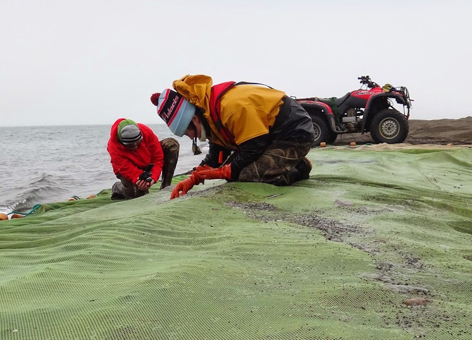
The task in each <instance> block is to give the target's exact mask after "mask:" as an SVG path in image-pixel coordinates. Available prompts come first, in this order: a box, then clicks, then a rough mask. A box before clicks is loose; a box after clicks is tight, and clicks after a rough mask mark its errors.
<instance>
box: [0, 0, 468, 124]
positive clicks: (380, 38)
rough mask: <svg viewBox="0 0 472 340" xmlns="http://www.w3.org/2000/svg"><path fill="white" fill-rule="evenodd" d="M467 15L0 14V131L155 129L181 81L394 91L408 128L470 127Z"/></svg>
mask: <svg viewBox="0 0 472 340" xmlns="http://www.w3.org/2000/svg"><path fill="white" fill-rule="evenodd" d="M470 13H472V1H460V0H447V1H435V0H431V1H422V0H421V1H420V0H418V1H416V0H398V1H378V0H376V1H373V0H372V1H365V0H364V1H336V0H330V1H328V0H323V1H317V0H312V1H308V0H306V1H303V0H291V1H288V0H285V1H279V0H267V1H264V0H240V1H227V0H221V1H216V0H198V1H197V0H166V1H160V0H153V1H151V0H80V1H69V0H15V1H13V0H0V32H1V33H0V36H1V43H0V50H1V53H0V126H22V125H74V124H110V125H111V124H112V123H113V122H114V121H115V120H116V119H117V118H120V117H127V118H131V119H134V120H136V121H139V122H142V123H160V122H162V121H161V120H160V118H159V117H158V116H157V114H156V109H155V106H153V105H152V103H151V102H150V101H149V97H150V95H151V94H152V93H153V92H160V91H162V90H163V89H165V88H170V87H171V86H172V81H173V80H175V79H177V78H180V77H182V76H184V75H185V74H207V75H210V76H212V77H213V81H214V83H219V82H224V81H228V80H236V81H240V80H245V81H254V82H261V83H264V84H268V85H271V86H272V87H275V88H278V89H280V90H283V91H285V92H286V93H287V94H288V95H292V96H297V97H306V96H319V97H333V96H336V97H340V96H342V95H344V94H346V93H347V92H348V91H351V90H354V89H356V88H358V86H359V84H358V80H357V77H358V76H361V75H370V76H371V78H372V79H373V80H374V81H376V82H378V83H380V84H384V83H391V84H392V85H394V86H399V85H404V86H407V87H408V88H409V90H410V94H411V97H412V98H413V99H414V100H415V101H414V104H413V109H412V112H411V118H412V119H439V118H462V117H466V116H470V115H472V106H471V105H470V104H469V98H470V97H471V95H470V91H471V86H470V81H471V79H472V71H471V66H470V63H471V62H472V44H471V43H470V34H471V33H472V24H471V20H470V18H469V16H470Z"/></svg>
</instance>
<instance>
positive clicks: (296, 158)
mask: <svg viewBox="0 0 472 340" xmlns="http://www.w3.org/2000/svg"><path fill="white" fill-rule="evenodd" d="M311 145H312V142H301V143H300V142H290V141H275V142H273V143H272V144H271V145H269V147H268V148H267V149H266V150H265V151H264V153H263V154H262V155H261V157H259V158H258V159H257V160H256V161H255V162H253V163H251V164H249V165H248V166H247V167H245V168H244V169H243V170H242V171H241V173H240V175H239V178H238V181H240V182H263V183H269V184H274V185H277V186H284V185H290V184H292V183H294V182H296V181H299V180H301V179H303V178H308V177H307V176H308V174H309V172H310V170H311V167H310V168H309V169H308V168H307V166H301V164H302V163H303V161H302V159H303V158H304V157H305V156H306V155H307V154H308V152H309V151H310V148H311Z"/></svg>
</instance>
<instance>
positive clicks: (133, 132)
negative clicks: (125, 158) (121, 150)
mask: <svg viewBox="0 0 472 340" xmlns="http://www.w3.org/2000/svg"><path fill="white" fill-rule="evenodd" d="M142 139H143V135H142V134H141V130H139V127H138V124H136V123H135V122H134V121H133V120H131V119H125V120H123V121H121V122H120V124H119V125H118V140H119V141H120V142H121V143H122V144H123V145H129V144H134V143H138V142H140V141H141V140H142Z"/></svg>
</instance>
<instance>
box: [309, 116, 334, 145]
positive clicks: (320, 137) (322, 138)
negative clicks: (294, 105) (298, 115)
mask: <svg viewBox="0 0 472 340" xmlns="http://www.w3.org/2000/svg"><path fill="white" fill-rule="evenodd" d="M311 121H312V122H313V130H315V131H314V133H313V138H314V141H313V146H314V147H315V146H319V145H320V143H321V142H325V143H327V144H330V140H332V139H333V137H332V132H331V130H330V129H329V127H328V124H327V123H326V120H324V119H323V118H321V117H319V116H312V117H311ZM333 141H334V140H333Z"/></svg>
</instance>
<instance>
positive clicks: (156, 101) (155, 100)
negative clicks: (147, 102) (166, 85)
mask: <svg viewBox="0 0 472 340" xmlns="http://www.w3.org/2000/svg"><path fill="white" fill-rule="evenodd" d="M160 96H161V94H160V93H153V94H152V96H151V103H153V104H154V105H155V106H157V104H159V97H160Z"/></svg>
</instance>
